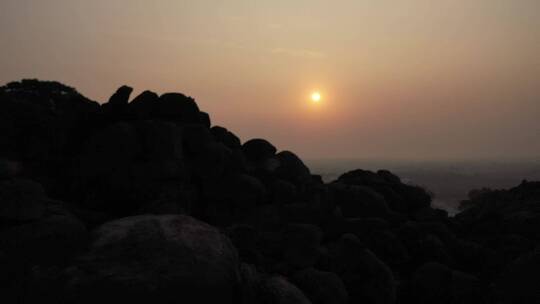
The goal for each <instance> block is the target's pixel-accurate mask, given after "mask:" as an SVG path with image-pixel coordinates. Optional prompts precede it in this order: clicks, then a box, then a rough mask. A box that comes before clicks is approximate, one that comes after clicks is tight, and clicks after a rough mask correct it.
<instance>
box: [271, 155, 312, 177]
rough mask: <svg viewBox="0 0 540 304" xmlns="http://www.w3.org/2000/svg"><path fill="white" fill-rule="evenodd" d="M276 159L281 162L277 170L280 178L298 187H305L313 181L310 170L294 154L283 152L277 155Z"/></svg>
mask: <svg viewBox="0 0 540 304" xmlns="http://www.w3.org/2000/svg"><path fill="white" fill-rule="evenodd" d="M276 158H277V159H278V161H279V167H277V169H276V175H277V176H278V177H280V178H282V179H284V180H286V181H289V182H292V183H294V184H296V185H303V184H306V183H309V182H310V181H311V173H310V172H309V168H308V167H307V166H306V165H304V163H303V162H302V160H301V159H300V158H298V156H296V155H295V154H294V153H292V152H290V151H281V152H279V153H278V154H277V155H276Z"/></svg>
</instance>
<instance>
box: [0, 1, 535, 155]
mask: <svg viewBox="0 0 540 304" xmlns="http://www.w3.org/2000/svg"><path fill="white" fill-rule="evenodd" d="M0 41H2V52H1V53H0V83H2V84H3V83H6V82H9V81H13V80H19V79H22V78H39V79H43V80H58V81H61V82H63V83H65V84H68V85H70V86H74V87H76V88H77V89H78V90H79V91H80V92H81V93H83V94H85V95H86V96H88V97H89V98H91V99H94V100H96V101H100V102H103V101H106V100H107V99H108V97H109V96H110V95H111V94H112V93H113V92H114V91H115V90H116V88H117V87H119V86H121V85H123V84H127V85H130V86H132V87H134V88H135V92H134V94H137V93H139V92H141V91H143V90H146V89H149V90H153V91H156V92H158V93H164V92H170V91H176V92H183V93H185V94H187V95H190V96H193V97H194V98H195V99H196V100H197V103H198V104H199V106H200V108H201V109H202V110H204V111H207V112H208V113H209V114H210V115H211V118H212V121H213V123H215V124H218V125H223V126H225V127H227V128H229V129H230V130H232V131H233V132H235V133H236V134H238V135H239V136H240V137H241V139H242V140H243V141H245V140H247V139H250V138H253V137H261V138H265V139H268V140H269V141H271V142H272V143H274V144H275V145H276V146H277V147H278V149H287V150H292V151H294V152H297V153H298V154H299V155H300V156H301V157H302V158H394V159H396V158H397V159H415V160H417V159H430V160H437V159H463V158H486V159H521V158H536V159H537V158H538V157H539V156H540V140H538V136H539V134H540V120H539V119H538V117H540V90H539V88H540V1H537V0H521V1H506V0H468V1H467V0H441V1H432V0H407V1H406V0H403V1H389V0H364V1H352V0H344V1H307V0H297V1H285V0H274V1H239V0H235V1H223V2H217V1H208V0H199V1H174V0H156V1H151V2H150V1H142V0H107V1H106V0H94V1H72V0H48V1H39V0H3V1H2V2H0ZM314 91H319V92H320V93H321V95H322V102H321V103H320V104H313V102H311V100H310V96H311V94H312V93H313V92H314Z"/></svg>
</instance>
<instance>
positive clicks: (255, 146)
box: [242, 138, 277, 163]
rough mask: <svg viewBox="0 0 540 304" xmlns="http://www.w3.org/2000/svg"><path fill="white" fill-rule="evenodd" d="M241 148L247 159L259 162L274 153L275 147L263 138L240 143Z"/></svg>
mask: <svg viewBox="0 0 540 304" xmlns="http://www.w3.org/2000/svg"><path fill="white" fill-rule="evenodd" d="M242 150H243V151H244V154H245V155H246V157H247V159H248V160H249V161H252V162H254V163H260V162H263V161H264V160H266V159H268V158H271V157H273V156H274V155H275V154H276V151H277V150H276V147H274V146H273V145H272V144H271V143H269V142H268V141H266V140H264V139H259V138H256V139H251V140H248V141H247V142H245V143H244V144H243V145H242Z"/></svg>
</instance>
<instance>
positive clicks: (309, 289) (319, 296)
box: [291, 268, 349, 304]
mask: <svg viewBox="0 0 540 304" xmlns="http://www.w3.org/2000/svg"><path fill="white" fill-rule="evenodd" d="M291 279H292V281H293V282H294V284H295V285H296V286H298V288H300V289H301V290H302V291H303V292H304V293H305V294H306V295H307V296H308V298H309V299H310V300H311V302H312V303H313V304H347V303H348V302H349V295H348V293H347V289H346V288H345V285H344V284H343V281H342V280H341V279H340V278H339V276H338V275H336V274H335V273H332V272H326V271H320V270H316V269H314V268H308V269H304V270H301V271H298V272H296V273H294V274H293V276H292V278H291Z"/></svg>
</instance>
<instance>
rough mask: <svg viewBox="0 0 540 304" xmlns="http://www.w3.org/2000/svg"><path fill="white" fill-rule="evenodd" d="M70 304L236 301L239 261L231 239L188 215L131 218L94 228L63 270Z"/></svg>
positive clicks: (237, 297) (237, 295)
mask: <svg viewBox="0 0 540 304" xmlns="http://www.w3.org/2000/svg"><path fill="white" fill-rule="evenodd" d="M65 272H66V276H67V281H66V283H65V288H66V295H67V297H68V299H69V300H68V302H70V303H96V302H126V301H127V302H129V303H149V302H152V303H170V302H174V301H177V300H180V301H186V300H188V299H192V300H190V301H191V303H237V302H238V301H239V297H240V294H239V288H240V286H239V283H240V282H239V279H240V276H239V260H238V255H237V253H236V249H235V248H234V247H233V245H232V243H231V242H230V240H229V239H228V238H227V237H226V236H225V235H223V234H221V233H220V232H219V231H218V230H217V229H215V228H213V227H211V226H209V225H207V224H205V223H203V222H200V221H197V220H195V219H193V218H191V217H188V216H182V215H163V216H148V215H146V216H135V217H128V218H124V219H119V220H116V221H113V222H108V223H106V224H104V225H102V226H100V227H99V228H97V229H96V230H95V231H94V237H93V240H92V243H91V245H90V249H89V252H87V253H85V254H84V255H82V256H80V257H78V258H77V259H76V264H75V266H72V267H69V268H67V269H66V270H65Z"/></svg>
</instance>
